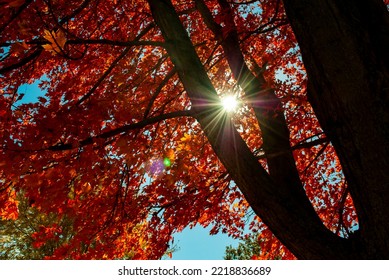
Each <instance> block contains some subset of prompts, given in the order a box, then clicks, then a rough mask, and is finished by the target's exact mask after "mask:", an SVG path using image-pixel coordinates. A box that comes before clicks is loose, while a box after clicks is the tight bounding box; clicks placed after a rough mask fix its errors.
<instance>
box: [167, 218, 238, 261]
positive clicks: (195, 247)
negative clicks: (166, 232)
mask: <svg viewBox="0 0 389 280" xmlns="http://www.w3.org/2000/svg"><path fill="white" fill-rule="evenodd" d="M238 242H239V240H236V239H233V238H231V237H228V235H227V234H222V233H220V234H217V235H209V229H207V228H205V229H204V228H203V227H201V226H197V227H194V228H192V229H190V228H186V229H185V230H184V231H182V232H181V233H177V234H175V235H174V243H175V244H177V247H178V248H179V250H177V251H176V252H174V253H173V258H172V259H173V260H223V256H224V252H225V249H226V247H227V246H228V245H233V246H237V244H238Z"/></svg>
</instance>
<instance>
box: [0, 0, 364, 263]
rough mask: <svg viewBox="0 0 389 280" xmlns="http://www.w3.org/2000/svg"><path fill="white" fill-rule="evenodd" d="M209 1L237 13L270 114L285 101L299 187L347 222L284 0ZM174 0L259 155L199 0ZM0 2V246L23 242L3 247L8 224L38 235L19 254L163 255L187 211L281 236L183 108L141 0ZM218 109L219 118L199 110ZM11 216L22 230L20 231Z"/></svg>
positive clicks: (189, 217) (252, 119)
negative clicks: (33, 89) (267, 92)
mask: <svg viewBox="0 0 389 280" xmlns="http://www.w3.org/2000/svg"><path fill="white" fill-rule="evenodd" d="M246 2H247V3H246ZM205 3H206V6H207V7H208V9H209V11H210V12H211V15H212V17H213V20H214V21H215V22H216V23H218V24H219V25H220V26H222V27H225V26H227V27H228V26H230V25H228V24H226V23H227V22H233V23H235V26H236V31H237V33H238V37H239V45H240V49H241V51H242V54H243V55H244V58H245V60H246V62H247V65H248V66H249V67H250V70H251V71H252V72H253V73H256V75H257V77H262V78H263V79H264V80H265V81H266V83H264V85H263V86H264V89H268V88H272V89H273V90H274V91H275V94H276V96H277V97H278V99H279V100H280V101H281V105H282V107H280V108H278V114H283V113H284V115H285V117H286V120H287V125H288V129H289V132H290V133H289V134H290V142H291V145H292V147H293V155H294V158H295V161H296V165H297V169H298V172H299V175H300V178H301V181H302V183H303V186H304V188H305V191H306V194H307V196H308V198H309V199H310V201H311V202H312V204H313V205H314V208H315V210H316V212H317V214H318V215H319V217H320V218H321V219H322V221H323V223H324V224H325V225H326V226H327V227H328V228H329V229H330V230H331V231H333V232H335V233H336V234H338V235H343V236H347V234H348V231H349V230H350V228H352V227H355V226H356V224H357V219H356V214H355V211H354V208H353V204H352V201H351V198H350V196H349V193H348V190H347V185H346V184H345V182H344V178H343V175H342V171H341V167H340V164H339V161H338V159H337V157H336V154H335V152H334V149H333V147H332V146H331V144H329V143H328V142H327V141H326V139H325V136H324V134H323V133H322V130H321V128H320V126H319V124H318V122H317V119H316V117H315V115H314V113H313V111H312V108H311V106H310V105H309V103H308V102H307V98H306V74H305V70H304V67H303V65H302V61H301V57H300V54H299V49H298V46H297V43H296V40H295V38H294V35H293V33H292V31H291V28H290V26H289V25H288V23H287V20H286V16H285V14H284V11H283V7H282V3H281V1H274V0H264V1H233V2H232V4H231V5H230V6H231V9H232V14H231V13H228V14H227V13H225V12H223V10H222V9H221V7H220V5H219V4H218V3H217V1H213V0H210V1H206V2H205ZM173 4H174V7H175V10H176V11H177V13H178V14H179V15H180V19H181V21H182V23H183V25H184V26H185V29H186V30H187V33H188V34H189V35H190V39H191V40H192V43H193V45H194V47H195V50H196V52H197V55H198V57H199V59H200V61H201V62H202V64H203V66H204V68H205V69H206V71H207V74H208V76H209V78H210V79H211V81H212V83H213V85H214V87H215V88H216V89H217V90H218V92H219V94H220V95H223V94H225V93H227V92H235V94H236V95H238V96H239V98H240V102H241V106H240V109H239V110H237V112H236V113H234V115H233V116H232V118H233V121H234V124H235V126H236V128H237V130H238V132H239V133H240V135H241V136H242V138H243V139H244V140H245V142H246V143H247V145H248V147H249V148H250V150H251V151H252V153H253V154H254V155H255V156H257V158H258V161H260V162H261V164H262V165H263V166H264V167H265V168H267V165H266V158H265V155H264V152H263V147H262V137H261V136H262V134H261V130H260V128H259V125H258V120H257V117H256V115H255V113H254V111H253V109H252V107H251V106H250V102H247V100H246V98H247V96H246V95H245V93H244V92H243V90H242V88H241V87H240V86H239V84H238V83H237V79H236V77H234V75H233V73H232V71H231V69H230V67H229V64H228V61H227V59H226V57H225V53H224V51H223V48H222V47H221V44H220V42H221V41H220V38H218V37H217V36H215V34H214V33H213V32H212V31H211V29H209V28H208V27H207V24H206V22H205V21H204V19H203V18H202V17H201V15H200V13H199V11H198V9H197V7H198V6H196V5H195V3H194V2H192V1H181V0H176V1H173ZM1 5H2V7H1V10H2V11H1V17H0V18H1V19H0V32H1V37H0V47H1V48H0V75H1V76H0V119H1V122H0V137H1V146H0V184H1V187H0V209H1V212H0V214H1V217H2V231H6V234H7V236H10V237H11V236H12V238H9V237H4V238H8V239H7V241H6V242H5V243H3V245H2V246H3V248H4V250H6V252H7V253H6V254H8V255H7V256H12V257H14V258H19V256H18V253H17V252H18V251H19V250H20V251H26V250H25V249H23V248H19V249H12V250H11V251H10V250H9V249H7V246H12V244H13V242H14V241H12V240H13V239H15V238H17V239H23V240H25V242H26V244H27V245H26V246H27V247H31V246H33V247H34V246H35V247H39V248H41V249H40V250H39V251H38V252H35V253H26V254H25V255H24V257H25V258H41V257H42V256H43V255H46V256H47V257H49V258H50V257H51V258H73V259H79V258H97V259H99V258H123V257H125V255H126V254H127V253H128V252H129V251H131V252H134V253H133V255H132V256H131V257H133V258H135V259H158V258H160V257H161V256H162V255H163V254H164V252H165V251H166V250H167V249H168V248H169V246H170V245H171V243H172V240H171V236H172V234H173V233H175V232H179V231H182V230H183V229H184V228H185V227H188V226H189V227H193V226H195V225H198V224H200V225H202V226H204V227H206V226H209V225H212V230H211V234H216V233H218V232H219V231H222V232H225V233H228V234H229V235H231V236H234V237H240V236H241V235H242V232H243V228H244V226H245V224H247V222H249V223H250V226H251V228H253V229H260V230H261V234H262V235H261V238H262V239H263V240H264V243H263V245H262V251H261V252H262V253H263V254H264V252H271V251H274V250H275V248H276V249H277V250H278V249H279V248H280V247H281V246H282V245H281V243H280V242H279V241H278V240H276V239H275V237H274V236H273V235H272V234H271V232H270V231H269V230H268V229H267V228H266V227H265V226H264V225H263V224H262V222H261V220H260V219H259V218H258V217H254V216H253V215H252V211H251V210H250V207H249V205H248V203H247V201H246V200H245V199H244V197H243V196H242V194H241V192H240V191H239V190H238V188H237V186H236V185H235V184H234V182H233V181H232V178H231V177H230V175H229V174H228V172H227V171H226V169H225V168H224V166H223V165H222V164H221V163H220V161H219V159H218V157H217V156H216V154H215V153H214V151H213V149H212V147H211V145H210V144H209V142H208V140H207V138H206V137H205V135H204V133H203V130H202V129H201V127H200V125H199V123H198V122H197V121H196V118H195V116H193V112H192V111H191V109H192V101H193V100H190V99H189V97H188V95H187V92H186V91H185V89H184V87H183V85H182V84H181V82H180V79H179V77H178V75H177V73H176V68H175V67H174V65H173V63H172V58H171V57H169V55H168V53H167V51H166V45H167V44H169V42H165V41H164V40H163V37H162V35H161V32H160V31H159V29H158V28H157V26H156V24H155V22H154V19H153V17H152V15H151V12H150V9H149V5H148V3H147V1H122V0H107V1H90V0H84V1H73V0H70V1H68V0H67V1H65V0H36V1H3V2H2V4H1ZM222 30H223V32H222V34H227V33H228V32H229V30H228V29H227V28H223V29H222ZM221 36H223V35H221ZM35 81H40V87H41V89H42V90H44V91H45V92H46V94H45V95H44V96H41V97H40V98H39V100H38V101H37V102H35V103H28V102H25V100H28V99H27V98H28V95H29V94H30V93H29V92H23V90H22V89H23V85H25V84H31V83H33V82H35ZM23 94H24V97H23ZM258 102H261V101H258ZM215 106H220V105H219V104H215ZM261 106H262V107H263V108H264V110H266V108H267V106H270V105H269V104H267V103H266V102H263V103H261ZM215 125H218V119H214V120H213V122H210V123H209V126H215ZM21 192H23V194H24V195H25V196H26V197H27V199H28V201H29V202H30V206H28V207H27V206H26V205H25V204H26V202H25V201H23V200H20V197H18V196H17V194H18V193H21ZM18 203H21V204H22V207H20V205H19V207H18ZM38 216H39V217H42V218H35V217H38ZM31 219H33V221H34V222H33V224H32V225H29V224H30V223H31ZM67 221H71V226H68V225H67ZM290 222H291V223H293V221H290ZM18 228H21V229H22V230H27V231H26V232H24V233H20V234H19V235H18V234H17V233H16V232H18ZM48 232H49V233H48ZM38 236H39V238H38ZM61 236H62V237H61ZM70 236H71V238H70ZM34 238H35V239H34ZM251 241H252V240H251ZM251 241H250V242H251ZM36 242H40V243H39V244H38V243H36ZM18 243H20V242H18ZM251 243H252V242H251ZM28 244H31V245H28ZM254 248H257V249H258V247H254ZM253 250H256V249H253ZM277 252H279V251H277ZM282 252H283V255H282V256H281V257H283V258H293V256H292V255H291V254H290V253H289V252H288V251H287V250H286V249H283V251H282ZM254 253H257V251H255V252H254ZM245 255H246V253H245ZM263 257H264V258H267V257H266V256H265V255H263Z"/></svg>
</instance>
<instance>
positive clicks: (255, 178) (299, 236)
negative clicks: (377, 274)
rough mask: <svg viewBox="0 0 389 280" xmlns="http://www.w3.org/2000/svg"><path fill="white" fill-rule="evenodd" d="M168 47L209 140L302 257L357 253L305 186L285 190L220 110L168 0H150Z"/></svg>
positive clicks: (272, 224)
mask: <svg viewBox="0 0 389 280" xmlns="http://www.w3.org/2000/svg"><path fill="white" fill-rule="evenodd" d="M148 2H149V4H150V7H151V11H152V14H153V17H154V19H155V21H156V23H157V25H158V26H159V28H160V29H161V31H162V35H163V37H164V39H165V41H166V46H167V47H166V48H167V51H168V53H169V55H170V58H171V59H172V61H173V63H174V64H175V67H176V69H177V73H178V75H179V77H180V79H181V81H182V83H183V85H184V87H185V89H186V91H187V93H188V95H189V97H190V99H191V101H192V106H193V108H192V109H193V110H194V111H195V112H196V118H197V120H198V121H199V123H200V125H201V126H202V128H203V130H204V132H205V134H206V136H207V137H208V140H209V142H210V144H211V145H212V147H213V149H214V151H215V153H216V154H217V155H218V157H219V159H220V160H221V162H222V163H223V164H224V166H225V167H226V169H227V170H228V172H229V173H230V175H231V176H232V178H233V179H234V181H235V182H236V184H237V185H238V187H239V188H240V190H241V191H242V193H243V194H244V196H245V197H246V199H247V201H248V202H249V203H250V205H251V207H252V208H253V210H254V211H255V212H256V214H258V215H259V216H260V217H261V218H262V220H263V221H264V222H265V223H266V224H267V225H268V226H269V227H270V229H271V230H272V231H273V233H274V234H275V235H276V236H277V237H278V238H279V239H280V240H281V241H282V242H283V243H284V244H285V245H286V246H287V247H288V248H289V249H290V250H291V251H292V252H293V253H294V254H295V255H296V256H297V257H299V258H304V259H350V258H358V256H357V254H356V252H355V251H353V248H352V246H351V244H350V242H349V241H348V240H345V239H342V238H340V237H338V236H336V235H335V234H333V233H332V232H330V231H329V230H327V229H326V228H325V227H324V225H323V224H322V222H321V221H320V219H319V218H318V216H317V215H316V213H315V211H314V210H313V208H312V206H311V204H310V202H309V201H308V199H307V197H306V196H305V195H304V194H302V192H301V191H299V190H296V189H291V190H289V191H287V192H284V191H283V190H284V189H285V188H283V187H282V186H280V185H279V183H277V182H276V181H274V180H273V179H272V178H271V177H270V176H269V174H268V173H267V172H266V171H265V170H264V169H263V168H262V166H261V165H260V164H259V162H258V160H257V159H256V158H255V157H254V155H253V154H252V153H251V151H250V150H249V149H248V147H247V145H246V143H245V142H244V141H243V139H242V138H241V137H240V135H239V134H238V132H237V131H236V129H235V127H234V126H233V124H232V122H231V120H230V119H229V118H228V117H226V115H224V116H223V117H222V118H220V120H219V121H218V122H216V121H215V118H216V117H217V116H220V115H221V111H220V110H221V108H218V107H217V106H215V101H216V102H217V101H218V97H217V94H216V92H215V89H214V88H213V86H212V83H211V81H210V80H209V78H208V76H207V73H206V72H205V70H204V68H203V65H202V64H201V62H200V60H199V58H198V56H197V54H196V52H195V50H194V47H193V45H192V43H191V41H190V39H189V37H188V35H187V33H186V30H185V29H184V28H183V26H182V23H181V22H180V20H179V18H178V16H177V14H176V12H175V10H174V7H173V5H172V4H171V2H170V1H169V0H148Z"/></svg>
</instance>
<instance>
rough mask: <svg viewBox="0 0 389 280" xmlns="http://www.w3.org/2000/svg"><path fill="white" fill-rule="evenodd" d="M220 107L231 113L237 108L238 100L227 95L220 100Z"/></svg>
mask: <svg viewBox="0 0 389 280" xmlns="http://www.w3.org/2000/svg"><path fill="white" fill-rule="evenodd" d="M222 105H223V108H224V110H226V111H227V112H233V111H235V109H236V108H237V107H238V100H236V96H234V95H227V96H225V97H223V98H222Z"/></svg>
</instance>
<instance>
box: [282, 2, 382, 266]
mask: <svg viewBox="0 0 389 280" xmlns="http://www.w3.org/2000/svg"><path fill="white" fill-rule="evenodd" d="M284 5H285V9H286V12H287V16H288V18H289V20H290V23H291V25H292V28H293V30H294V33H295V35H296V38H297V41H298V43H299V46H300V48H301V52H302V57H303V61H304V65H305V67H306V70H307V73H308V83H309V85H308V98H309V101H310V102H311V104H312V106H313V108H314V111H315V113H316V115H317V117H318V119H319V122H320V124H321V126H322V127H323V129H324V131H325V133H326V134H327V136H328V137H329V139H330V140H331V142H332V143H333V145H334V147H335V149H336V152H337V154H338V156H339V159H340V162H341V164H342V168H343V171H344V174H345V176H346V179H347V182H348V186H349V189H350V193H351V195H352V198H353V201H354V203H355V207H356V211H357V214H358V219H359V227H360V230H359V232H358V234H357V235H356V237H354V239H355V241H354V245H355V246H356V247H357V249H358V250H359V251H360V252H361V254H362V258H369V259H388V258H389V207H388V203H389V172H388V171H389V106H388V101H389V55H388V50H389V14H388V12H387V9H386V7H385V5H384V4H383V1H382V0H364V1H354V0H345V1H336V0H316V1H311V0H284Z"/></svg>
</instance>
